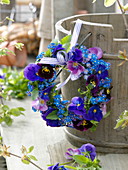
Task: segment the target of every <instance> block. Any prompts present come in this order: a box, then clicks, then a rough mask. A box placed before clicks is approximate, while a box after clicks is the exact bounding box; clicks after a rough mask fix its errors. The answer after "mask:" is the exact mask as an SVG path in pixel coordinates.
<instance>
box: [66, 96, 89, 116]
mask: <svg viewBox="0 0 128 170" xmlns="http://www.w3.org/2000/svg"><path fill="white" fill-rule="evenodd" d="M71 102H72V103H71V104H69V107H68V110H69V111H70V112H74V113H75V114H76V115H84V114H85V113H86V110H85V108H84V100H83V99H82V98H81V97H73V98H72V100H71Z"/></svg>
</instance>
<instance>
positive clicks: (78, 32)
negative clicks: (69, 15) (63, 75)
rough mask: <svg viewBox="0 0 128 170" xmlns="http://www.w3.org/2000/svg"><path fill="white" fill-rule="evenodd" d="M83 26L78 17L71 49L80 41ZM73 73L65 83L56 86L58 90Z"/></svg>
mask: <svg viewBox="0 0 128 170" xmlns="http://www.w3.org/2000/svg"><path fill="white" fill-rule="evenodd" d="M81 26H82V21H81V20H80V19H77V20H76V24H75V27H74V30H73V34H72V38H71V42H70V49H72V47H74V46H75V45H76V43H77V41H78V37H79V34H80V30H81ZM71 75H72V73H70V75H69V76H68V78H67V79H66V80H65V81H64V82H63V83H61V84H59V86H58V87H57V88H56V90H59V89H60V88H61V87H63V86H64V85H65V84H67V82H68V81H69V80H70V79H71ZM75 80H76V79H75Z"/></svg>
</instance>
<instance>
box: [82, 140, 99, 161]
mask: <svg viewBox="0 0 128 170" xmlns="http://www.w3.org/2000/svg"><path fill="white" fill-rule="evenodd" d="M79 150H80V152H82V153H84V152H88V153H89V155H90V158H91V160H92V161H94V159H95V157H96V148H95V146H94V145H92V144H90V143H87V144H84V145H82V146H81V147H80V148H79Z"/></svg>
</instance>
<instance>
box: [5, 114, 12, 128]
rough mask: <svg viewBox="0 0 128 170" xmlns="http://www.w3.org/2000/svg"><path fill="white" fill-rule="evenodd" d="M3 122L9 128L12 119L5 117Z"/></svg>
mask: <svg viewBox="0 0 128 170" xmlns="http://www.w3.org/2000/svg"><path fill="white" fill-rule="evenodd" d="M3 121H4V122H5V123H6V124H7V125H8V126H11V125H12V122H13V120H12V118H11V117H9V116H5V117H4V119H3Z"/></svg>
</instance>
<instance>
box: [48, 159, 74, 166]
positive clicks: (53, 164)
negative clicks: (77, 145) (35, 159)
mask: <svg viewBox="0 0 128 170" xmlns="http://www.w3.org/2000/svg"><path fill="white" fill-rule="evenodd" d="M73 162H74V160H72V161H70V162H65V163H61V164H60V165H67V164H71V163H73ZM53 165H54V164H50V165H47V166H53Z"/></svg>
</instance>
